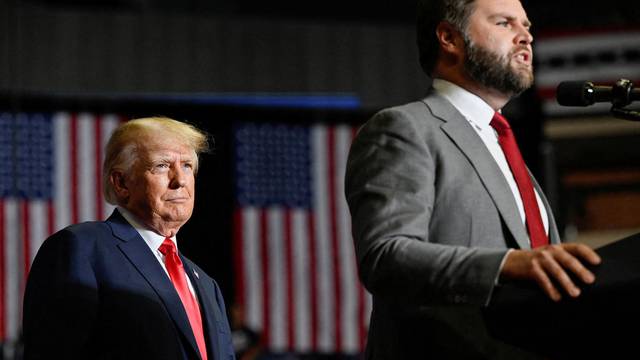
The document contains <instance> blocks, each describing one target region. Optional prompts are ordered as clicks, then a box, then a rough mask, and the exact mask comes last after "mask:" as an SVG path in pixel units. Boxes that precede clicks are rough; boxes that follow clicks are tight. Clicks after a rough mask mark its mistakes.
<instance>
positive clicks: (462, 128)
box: [425, 95, 531, 249]
mask: <svg viewBox="0 0 640 360" xmlns="http://www.w3.org/2000/svg"><path fill="white" fill-rule="evenodd" d="M425 103H426V104H427V106H428V107H429V108H430V109H431V111H432V112H433V114H434V115H435V116H437V117H438V118H440V119H441V120H443V121H444V123H443V124H442V126H441V128H442V130H443V131H444V132H445V133H446V134H447V135H448V136H449V138H450V139H451V140H452V141H453V142H454V143H455V144H456V146H457V147H458V148H459V149H460V151H462V153H463V154H464V155H465V156H466V157H467V159H469V162H471V165H472V166H473V168H474V169H475V170H476V172H477V173H478V177H479V178H480V180H481V181H482V184H483V185H484V187H485V188H486V189H487V192H488V193H489V195H490V196H491V199H492V200H493V202H494V204H495V205H496V208H497V209H498V211H499V212H500V215H501V216H502V219H503V220H504V222H505V224H506V225H507V228H508V229H509V231H511V234H512V235H513V237H514V239H515V240H516V242H517V243H518V245H519V246H520V248H522V249H528V248H530V247H531V246H530V245H529V236H528V235H527V231H526V229H525V227H524V224H523V223H522V220H521V219H520V215H519V212H518V207H517V205H516V202H515V201H514V199H513V196H511V189H510V188H509V184H508V183H507V181H506V180H505V178H504V176H503V175H502V171H501V170H500V168H499V167H498V165H497V164H496V162H495V160H494V159H493V157H492V156H491V153H489V150H487V147H486V146H485V145H484V143H483V142H482V140H481V139H480V137H479V136H478V134H477V133H476V132H475V131H474V130H473V128H472V127H471V125H470V124H469V122H468V121H467V120H466V119H465V118H464V117H463V116H462V114H460V112H458V110H456V108H455V107H454V106H453V105H451V104H450V103H449V102H448V101H447V100H445V99H444V98H442V97H440V96H438V95H434V96H431V97H428V98H427V99H425Z"/></svg>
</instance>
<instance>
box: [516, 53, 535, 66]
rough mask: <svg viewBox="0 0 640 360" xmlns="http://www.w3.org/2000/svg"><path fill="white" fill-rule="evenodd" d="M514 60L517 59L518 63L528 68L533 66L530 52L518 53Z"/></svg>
mask: <svg viewBox="0 0 640 360" xmlns="http://www.w3.org/2000/svg"><path fill="white" fill-rule="evenodd" d="M513 57H514V59H516V61H517V62H519V63H521V64H524V65H527V66H531V53H530V52H528V51H520V52H518V53H516V54H515V55H514V56H513Z"/></svg>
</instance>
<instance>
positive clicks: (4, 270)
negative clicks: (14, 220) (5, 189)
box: [0, 200, 14, 339]
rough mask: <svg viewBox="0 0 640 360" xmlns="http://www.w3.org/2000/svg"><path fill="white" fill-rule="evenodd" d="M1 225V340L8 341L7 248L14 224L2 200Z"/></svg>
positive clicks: (0, 206)
mask: <svg viewBox="0 0 640 360" xmlns="http://www.w3.org/2000/svg"><path fill="white" fill-rule="evenodd" d="M0 224H1V225H2V229H0V230H2V231H1V232H0V338H1V339H6V333H7V330H6V326H5V324H6V323H7V316H6V313H7V304H6V301H5V299H6V298H7V281H6V274H7V262H6V260H5V259H6V251H5V246H6V243H7V236H6V234H7V232H8V231H7V229H8V228H9V227H11V226H14V224H10V223H9V221H8V219H7V216H6V204H5V201H3V200H0Z"/></svg>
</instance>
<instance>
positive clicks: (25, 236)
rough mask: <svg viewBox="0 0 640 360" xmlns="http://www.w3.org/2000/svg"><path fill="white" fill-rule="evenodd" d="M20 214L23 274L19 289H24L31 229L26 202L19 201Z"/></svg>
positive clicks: (29, 260)
mask: <svg viewBox="0 0 640 360" xmlns="http://www.w3.org/2000/svg"><path fill="white" fill-rule="evenodd" d="M20 213H22V224H21V225H22V250H23V251H22V261H24V263H23V270H24V271H23V274H22V284H21V285H23V286H21V287H20V288H21V289H24V285H26V284H27V275H28V274H29V265H30V262H31V257H30V255H31V251H30V250H31V229H30V228H29V221H30V216H29V202H28V201H26V200H21V201H20Z"/></svg>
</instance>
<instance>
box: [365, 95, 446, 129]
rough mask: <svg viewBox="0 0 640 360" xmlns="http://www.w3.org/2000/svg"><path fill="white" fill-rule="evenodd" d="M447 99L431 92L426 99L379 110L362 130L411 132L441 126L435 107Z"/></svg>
mask: <svg viewBox="0 0 640 360" xmlns="http://www.w3.org/2000/svg"><path fill="white" fill-rule="evenodd" d="M443 102H446V100H445V99H444V98H442V97H440V96H438V95H436V94H433V93H430V94H429V95H427V97H425V98H424V99H421V100H419V101H413V102H410V103H407V104H402V105H398V106H393V107H389V108H385V109H382V110H380V111H378V112H377V113H376V114H375V115H373V116H372V117H371V119H369V121H367V122H366V123H365V124H364V125H363V127H362V129H361V131H365V132H366V131H391V132H400V133H403V132H406V133H411V132H415V131H417V130H420V129H425V128H430V127H439V126H440V125H442V119H441V118H439V117H438V116H436V115H434V112H433V108H434V107H437V106H439V105H440V104H441V103H443Z"/></svg>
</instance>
